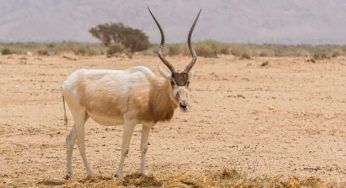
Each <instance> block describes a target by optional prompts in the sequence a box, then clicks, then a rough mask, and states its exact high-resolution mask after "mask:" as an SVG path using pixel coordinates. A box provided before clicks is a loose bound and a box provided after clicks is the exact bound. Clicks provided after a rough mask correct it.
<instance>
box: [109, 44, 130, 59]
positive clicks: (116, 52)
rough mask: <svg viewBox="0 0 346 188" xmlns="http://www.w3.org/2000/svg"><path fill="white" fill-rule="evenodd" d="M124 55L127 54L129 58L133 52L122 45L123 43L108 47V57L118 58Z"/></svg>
mask: <svg viewBox="0 0 346 188" xmlns="http://www.w3.org/2000/svg"><path fill="white" fill-rule="evenodd" d="M122 54H125V55H127V56H128V57H132V53H131V51H130V50H129V49H128V48H126V47H125V46H124V45H122V44H121V43H116V44H113V45H111V46H109V47H108V50H107V56H108V57H111V56H116V57H117V56H120V55H122Z"/></svg>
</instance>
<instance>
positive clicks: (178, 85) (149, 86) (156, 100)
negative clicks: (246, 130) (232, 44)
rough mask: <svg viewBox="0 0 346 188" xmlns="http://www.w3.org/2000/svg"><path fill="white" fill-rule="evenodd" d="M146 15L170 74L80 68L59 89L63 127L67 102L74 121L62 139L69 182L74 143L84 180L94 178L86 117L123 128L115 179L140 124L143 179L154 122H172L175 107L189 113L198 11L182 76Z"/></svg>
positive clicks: (121, 168)
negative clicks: (84, 176) (190, 58)
mask: <svg viewBox="0 0 346 188" xmlns="http://www.w3.org/2000/svg"><path fill="white" fill-rule="evenodd" d="M148 9H149V8H148ZM149 12H150V14H151V16H152V17H153V19H154V21H155V23H156V25H157V27H158V28H159V30H160V33H161V43H160V48H159V50H158V56H159V58H160V59H161V61H162V62H163V63H164V64H165V65H166V66H167V67H168V69H169V71H170V72H169V71H168V70H167V69H166V70H164V69H162V68H160V67H159V70H160V73H161V75H162V76H156V75H155V74H154V73H153V71H151V70H150V69H149V68H147V67H144V66H138V67H133V68H129V69H126V70H87V69H80V70H77V71H75V72H73V73H72V74H71V75H70V76H69V77H68V78H67V79H66V80H65V81H64V83H63V85H62V96H63V103H64V115H65V118H64V120H65V124H66V123H67V117H66V109H65V101H66V103H67V105H68V107H69V109H70V111H71V114H72V116H73V120H74V126H73V128H72V130H71V132H70V133H69V135H68V136H67V138H66V145H67V146H66V152H67V174H66V178H67V179H69V178H72V176H73V172H72V164H71V163H72V150H73V146H74V144H75V142H76V141H77V146H78V150H79V152H80V155H81V157H82V159H83V163H84V166H85V168H86V171H87V177H91V176H93V172H92V170H91V168H90V166H89V163H88V160H87V158H86V154H85V144H84V124H85V122H86V121H87V120H88V118H89V117H91V118H92V119H94V120H95V121H96V122H97V123H99V124H102V125H119V124H123V126H124V127H123V128H124V129H123V135H122V148H121V158H120V163H119V167H118V170H117V172H116V176H117V177H118V178H122V177H123V175H122V171H123V165H124V160H125V157H126V155H127V153H128V151H129V146H130V140H131V137H132V133H133V130H134V128H135V126H136V124H142V133H141V173H142V175H147V174H148V173H147V170H146V161H145V155H146V152H147V148H148V137H149V132H150V128H151V127H152V126H154V125H155V124H156V123H157V122H160V121H168V120H170V119H171V118H172V116H173V113H174V110H175V109H176V108H177V106H178V105H179V106H180V108H181V109H182V110H183V111H187V109H188V107H189V103H188V99H189V94H188V86H189V82H190V78H191V73H190V70H191V68H192V67H193V65H194V64H195V63H196V60H197V56H196V52H195V50H194V49H193V48H192V45H191V35H192V32H193V30H194V27H195V25H196V22H197V20H198V17H199V14H200V12H201V11H199V13H198V15H197V17H196V18H195V20H194V22H193V24H192V26H191V28H190V32H189V35H188V46H189V50H190V53H191V56H192V61H191V62H190V63H189V64H188V65H187V67H186V68H185V70H184V71H182V72H179V71H176V70H175V68H174V67H173V65H172V64H171V63H169V62H168V60H166V59H165V57H164V56H163V52H162V51H163V48H164V44H165V36H164V33H163V30H162V28H161V26H160V24H159V22H158V21H157V20H156V18H155V16H154V15H153V13H152V12H151V11H150V9H149Z"/></svg>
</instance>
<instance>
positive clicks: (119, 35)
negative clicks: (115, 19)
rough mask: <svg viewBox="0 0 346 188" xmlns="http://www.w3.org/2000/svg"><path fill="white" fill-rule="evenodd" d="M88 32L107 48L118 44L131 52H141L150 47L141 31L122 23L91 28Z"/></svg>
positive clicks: (147, 39)
mask: <svg viewBox="0 0 346 188" xmlns="http://www.w3.org/2000/svg"><path fill="white" fill-rule="evenodd" d="M89 32H90V33H91V34H92V36H94V37H95V38H97V39H99V40H100V41H101V42H102V44H104V45H105V46H107V47H111V46H117V45H118V43H120V44H122V45H123V46H124V47H126V48H127V49H129V50H131V52H137V51H143V50H145V49H148V48H149V47H150V42H149V37H148V36H147V35H146V34H145V33H144V32H143V31H141V30H139V29H133V28H131V27H128V26H125V25H124V24H122V23H105V24H100V25H97V26H95V27H93V28H91V29H90V30H89ZM111 48H117V47H111Z"/></svg>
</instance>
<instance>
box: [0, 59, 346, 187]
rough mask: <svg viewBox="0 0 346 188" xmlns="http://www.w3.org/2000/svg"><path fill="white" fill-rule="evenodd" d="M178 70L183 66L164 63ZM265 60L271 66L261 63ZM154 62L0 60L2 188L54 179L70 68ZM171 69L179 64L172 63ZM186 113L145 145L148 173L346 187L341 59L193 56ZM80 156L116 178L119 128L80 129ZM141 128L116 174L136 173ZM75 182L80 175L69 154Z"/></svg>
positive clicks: (60, 163) (61, 167)
mask: <svg viewBox="0 0 346 188" xmlns="http://www.w3.org/2000/svg"><path fill="white" fill-rule="evenodd" d="M170 59H171V61H172V62H174V64H177V65H178V66H179V67H182V66H183V65H185V63H186V62H188V59H187V58H180V57H176V58H170ZM265 60H268V61H269V65H268V66H265V67H261V66H260V64H261V63H262V62H263V61H265ZM157 62H158V58H154V57H138V56H135V58H134V59H132V60H128V59H123V60H121V59H115V58H105V57H77V60H74V59H73V58H72V59H71V58H64V57H62V56H53V57H36V56H0V93H1V95H0V96H1V97H0V180H1V182H0V185H1V184H2V183H5V184H8V183H11V182H12V183H14V184H17V183H18V182H28V183H30V182H31V183H32V182H38V181H43V180H56V179H62V178H63V177H64V175H65V170H66V165H65V162H66V161H65V157H66V156H65V137H66V135H67V133H68V131H69V130H70V128H71V125H72V120H71V116H70V114H69V120H70V123H69V125H68V129H66V128H65V127H64V125H63V120H62V119H63V109H62V102H61V96H60V85H61V83H62V82H63V80H64V79H65V78H66V77H67V75H68V74H69V73H71V72H72V71H73V70H75V69H78V68H113V69H122V68H126V67H130V66H135V65H146V66H149V67H151V68H153V69H154V70H155V71H156V64H157ZM176 62H179V63H176ZM195 70H196V73H195V77H194V79H193V81H192V84H191V99H192V101H191V102H192V109H191V111H190V112H189V113H181V112H179V110H177V112H176V114H175V116H174V118H173V120H172V121H171V122H170V123H165V124H161V123H160V124H157V125H156V126H155V128H154V130H153V132H152V133H151V136H150V138H149V142H150V146H149V150H148V155H147V156H148V157H147V160H148V170H149V171H150V172H151V173H153V174H154V176H158V177H165V176H170V175H171V174H175V173H180V172H184V173H186V174H192V175H201V174H203V173H205V172H206V171H216V170H219V169H221V168H222V167H223V166H225V165H227V164H229V163H231V164H232V165H234V166H235V167H236V168H239V169H242V170H244V171H245V172H246V173H247V174H249V175H250V176H260V175H269V176H275V175H279V174H283V175H298V176H317V177H321V178H323V179H326V180H333V181H346V149H345V148H346V85H345V83H346V74H345V72H346V60H345V59H343V58H337V59H330V60H324V61H318V62H317V63H315V64H313V63H309V62H306V59H305V58H263V59H260V58H257V59H254V60H237V59H235V58H233V57H221V58H218V59H203V58H200V59H199V61H198V62H197V64H196V66H195ZM86 126H87V128H86V139H87V141H86V145H87V157H88V159H89V161H90V163H91V165H92V167H93V169H94V172H95V174H96V175H101V176H105V177H110V176H112V175H114V173H115V170H116V169H115V168H116V167H117V165H118V161H119V157H120V140H121V139H120V135H121V130H122V128H121V127H103V126H100V125H98V124H96V123H95V122H93V121H92V120H89V121H88V122H87V124H86ZM139 130H140V129H139V127H138V129H136V132H135V134H134V137H133V139H132V144H131V148H130V153H129V157H128V158H127V160H126V163H125V171H124V174H125V175H126V174H131V173H134V172H137V171H138V169H139V163H140V160H139V157H140V151H139V142H140V134H139ZM73 164H74V174H75V177H76V178H78V179H82V178H84V176H85V170H84V167H83V165H82V161H81V158H80V156H79V153H78V150H77V149H76V148H75V150H74V157H73Z"/></svg>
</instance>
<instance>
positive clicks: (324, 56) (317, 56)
mask: <svg viewBox="0 0 346 188" xmlns="http://www.w3.org/2000/svg"><path fill="white" fill-rule="evenodd" d="M313 58H314V59H315V60H319V59H327V58H328V55H327V54H326V53H324V52H317V53H315V54H314V55H313Z"/></svg>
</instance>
